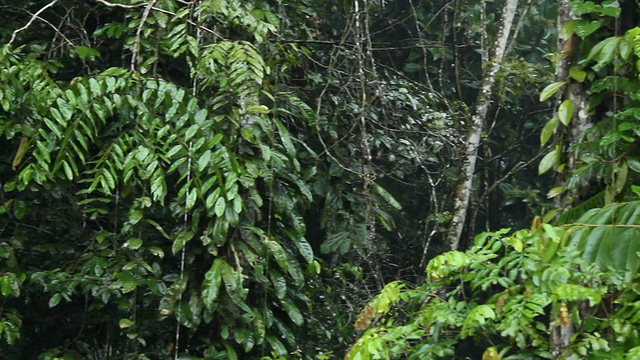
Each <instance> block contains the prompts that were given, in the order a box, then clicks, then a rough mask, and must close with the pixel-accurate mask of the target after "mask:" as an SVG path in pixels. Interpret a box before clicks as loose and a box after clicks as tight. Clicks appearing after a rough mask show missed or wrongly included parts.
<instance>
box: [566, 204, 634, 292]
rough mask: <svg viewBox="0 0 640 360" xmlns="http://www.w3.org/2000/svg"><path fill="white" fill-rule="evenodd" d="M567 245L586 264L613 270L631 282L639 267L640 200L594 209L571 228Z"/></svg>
mask: <svg viewBox="0 0 640 360" xmlns="http://www.w3.org/2000/svg"><path fill="white" fill-rule="evenodd" d="M569 234H570V235H569V240H568V242H567V246H572V247H575V248H576V249H578V250H580V251H581V252H582V254H583V257H584V260H585V261H586V262H587V264H590V263H595V264H597V265H598V266H600V268H602V269H612V270H616V271H618V272H620V273H621V274H623V275H624V278H625V280H626V281H631V280H632V279H633V278H634V277H635V276H636V274H637V273H638V266H639V265H640V257H639V256H638V253H639V252H640V201H632V202H628V203H615V204H612V205H609V206H605V207H603V208H598V209H592V210H590V211H588V212H586V213H585V214H584V215H583V216H582V217H580V218H579V219H578V220H577V221H576V224H575V225H571V231H570V232H569Z"/></svg>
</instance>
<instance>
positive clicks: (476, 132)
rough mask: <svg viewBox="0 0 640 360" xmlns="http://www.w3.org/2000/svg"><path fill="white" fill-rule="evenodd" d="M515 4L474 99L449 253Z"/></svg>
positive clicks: (507, 9)
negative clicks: (474, 103)
mask: <svg viewBox="0 0 640 360" xmlns="http://www.w3.org/2000/svg"><path fill="white" fill-rule="evenodd" d="M517 6H518V0H507V1H506V3H505V5H504V8H503V11H502V20H501V24H500V28H499V30H498V34H497V37H496V40H495V42H494V43H493V44H492V46H491V56H490V58H489V60H490V62H489V64H488V65H486V66H485V68H484V74H483V77H482V87H481V88H480V93H479V94H478V97H477V99H476V105H475V110H474V113H473V116H472V118H471V124H470V125H469V130H468V133H467V137H466V141H465V150H464V153H463V164H462V171H463V174H462V177H461V178H460V180H459V183H458V186H457V188H456V199H455V207H454V213H453V218H452V220H451V226H450V228H449V233H448V235H447V240H448V242H449V244H450V247H451V249H452V250H456V249H457V248H458V246H459V243H460V237H461V235H462V230H463V229H464V224H465V219H466V217H467V211H468V209H469V203H470V199H471V193H472V186H473V174H474V173H475V170H476V160H477V158H478V148H479V147H480V144H481V140H482V130H483V129H484V125H485V123H486V118H487V113H488V112H489V107H490V106H491V100H492V98H493V88H494V85H495V82H496V74H497V73H498V71H499V70H500V66H501V64H502V61H503V59H504V54H505V50H506V48H507V43H508V40H509V34H510V33H511V26H512V24H513V18H514V17H515V13H516V8H517Z"/></svg>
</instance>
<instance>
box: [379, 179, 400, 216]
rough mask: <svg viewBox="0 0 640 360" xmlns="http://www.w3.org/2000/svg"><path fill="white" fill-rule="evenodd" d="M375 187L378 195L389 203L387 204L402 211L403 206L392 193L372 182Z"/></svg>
mask: <svg viewBox="0 0 640 360" xmlns="http://www.w3.org/2000/svg"><path fill="white" fill-rule="evenodd" d="M372 184H373V187H374V188H375V189H376V192H377V193H378V195H380V196H382V198H383V199H384V200H385V201H386V202H387V204H389V205H391V206H392V207H393V208H395V209H396V210H402V205H401V204H400V203H399V202H398V200H396V199H395V198H394V197H393V195H391V193H389V192H388V191H387V190H385V189H384V188H383V187H382V186H380V185H378V184H377V183H375V182H372Z"/></svg>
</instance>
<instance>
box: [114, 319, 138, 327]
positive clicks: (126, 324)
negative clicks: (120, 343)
mask: <svg viewBox="0 0 640 360" xmlns="http://www.w3.org/2000/svg"><path fill="white" fill-rule="evenodd" d="M133 325H135V323H134V322H133V321H131V320H129V319H120V321H119V322H118V326H119V327H120V329H126V328H129V327H132V326H133Z"/></svg>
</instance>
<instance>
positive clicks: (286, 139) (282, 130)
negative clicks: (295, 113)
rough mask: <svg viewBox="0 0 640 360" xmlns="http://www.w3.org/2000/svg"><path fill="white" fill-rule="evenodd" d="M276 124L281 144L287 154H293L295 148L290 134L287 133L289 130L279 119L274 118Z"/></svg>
mask: <svg viewBox="0 0 640 360" xmlns="http://www.w3.org/2000/svg"><path fill="white" fill-rule="evenodd" d="M274 122H275V123H276V126H277V128H278V133H279V134H280V139H281V140H282V145H283V146H284V148H285V150H286V151H287V154H289V156H295V154H296V148H295V147H294V146H293V143H292V142H291V135H290V134H289V130H287V128H286V127H285V126H284V125H283V124H282V122H281V121H280V120H279V119H274Z"/></svg>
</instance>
